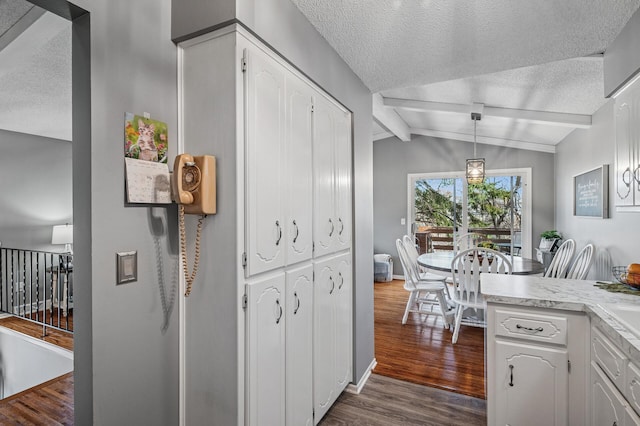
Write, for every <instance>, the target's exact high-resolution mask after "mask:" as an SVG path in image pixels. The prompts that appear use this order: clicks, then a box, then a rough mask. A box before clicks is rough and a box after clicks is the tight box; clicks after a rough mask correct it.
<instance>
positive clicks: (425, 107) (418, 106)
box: [382, 98, 591, 129]
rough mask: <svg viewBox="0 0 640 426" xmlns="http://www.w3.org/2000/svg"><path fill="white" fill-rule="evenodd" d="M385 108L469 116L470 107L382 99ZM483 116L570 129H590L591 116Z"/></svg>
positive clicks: (489, 110)
mask: <svg viewBox="0 0 640 426" xmlns="http://www.w3.org/2000/svg"><path fill="white" fill-rule="evenodd" d="M382 102H383V104H384V106H386V107H393V108H400V109H405V110H408V111H419V112H430V111H436V112H446V113H454V114H469V113H470V112H471V107H470V105H465V104H452V103H445V102H429V101H419V100H415V99H398V98H383V99H382ZM483 116H485V117H500V118H508V119H511V120H516V121H522V122H527V123H536V124H546V125H550V126H560V127H570V128H574V129H588V128H590V127H591V116H590V115H583V114H568V113H564V112H546V111H533V110H526V109H512V108H497V107H490V106H486V105H485V107H484V112H483Z"/></svg>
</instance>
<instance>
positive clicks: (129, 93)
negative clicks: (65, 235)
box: [73, 0, 179, 425]
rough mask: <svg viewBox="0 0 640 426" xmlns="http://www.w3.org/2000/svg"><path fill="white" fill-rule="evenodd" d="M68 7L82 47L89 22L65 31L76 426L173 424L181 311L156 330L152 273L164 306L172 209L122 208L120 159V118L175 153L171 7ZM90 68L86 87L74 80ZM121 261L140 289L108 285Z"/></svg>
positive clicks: (94, 0) (172, 249) (171, 283)
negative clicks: (70, 112)
mask: <svg viewBox="0 0 640 426" xmlns="http://www.w3.org/2000/svg"><path fill="white" fill-rule="evenodd" d="M75 4H77V5H78V6H80V7H82V8H84V9H86V10H88V11H89V12H90V36H91V41H90V44H89V43H87V42H86V37H85V36H86V34H85V32H86V31H88V30H89V22H88V19H89V18H88V17H87V18H80V19H81V20H82V22H80V23H78V24H77V25H76V24H74V30H73V31H74V35H73V37H74V44H73V49H74V52H73V55H74V58H73V62H74V63H73V69H74V71H73V74H74V77H73V78H74V86H73V87H74V106H73V109H74V132H73V134H74V142H73V143H74V149H73V168H74V170H73V187H74V197H75V198H77V199H74V221H75V225H76V227H74V231H75V237H76V242H75V252H76V257H75V260H76V261H75V262H74V263H75V264H76V265H75V266H76V269H77V273H76V271H74V275H76V276H75V277H74V278H75V279H74V282H75V283H77V288H76V289H75V290H77V294H78V298H79V302H78V307H77V308H76V309H77V317H76V324H77V325H78V328H77V331H76V334H75V338H76V344H75V366H76V367H75V368H76V381H75V407H76V413H75V415H76V424H103V425H109V424H154V425H175V424H178V404H179V395H178V388H179V380H178V379H179V372H178V355H179V353H178V350H179V339H178V315H177V314H178V309H177V307H176V308H175V309H174V310H173V314H172V316H171V317H170V319H169V322H168V327H167V328H166V329H164V328H163V325H164V321H165V315H164V313H163V309H162V304H161V298H160V293H161V289H160V281H159V273H158V259H160V258H161V259H162V260H163V261H164V267H165V268H164V270H165V277H166V282H165V286H166V291H167V297H168V298H170V295H171V288H172V287H175V286H176V285H177V282H176V280H175V278H174V275H173V274H172V271H173V265H174V264H175V262H176V261H177V257H176V255H177V245H176V239H175V233H176V230H175V226H174V225H173V224H175V223H176V217H175V207H172V208H156V209H150V208H148V207H126V206H125V203H124V199H125V198H124V159H123V132H124V131H123V128H124V127H123V126H124V114H125V112H134V113H142V112H149V113H150V114H151V117H152V118H154V119H157V120H161V121H165V122H166V123H167V124H168V127H169V143H170V152H169V154H170V155H169V156H170V157H173V155H175V152H176V148H175V143H176V134H177V132H176V127H177V101H176V99H177V94H176V87H177V86H176V62H177V58H176V47H175V45H174V44H173V43H172V41H171V36H170V28H171V1H170V0H136V1H135V2H131V1H128V0H114V1H109V2H105V1H101V0H78V1H76V2H75ZM89 65H90V67H91V74H90V79H89V78H88V76H86V75H85V76H83V75H82V72H81V70H86V68H87V67H88V66H89ZM78 79H80V81H78ZM89 84H90V88H91V102H90V104H89V105H87V104H84V103H83V102H86V93H87V91H86V88H88V87H89ZM82 89H85V90H82ZM89 126H90V136H89V135H88V134H87V131H88V130H89ZM167 223H170V224H171V227H170V228H169V227H168V226H167ZM167 229H171V232H170V233H169V232H167ZM154 235H155V236H156V237H157V242H158V245H157V247H156V242H155V240H154ZM129 250H137V252H138V280H137V281H136V282H133V283H130V284H126V285H121V286H116V284H115V278H116V277H115V255H116V253H117V252H122V251H129ZM83 286H86V287H83Z"/></svg>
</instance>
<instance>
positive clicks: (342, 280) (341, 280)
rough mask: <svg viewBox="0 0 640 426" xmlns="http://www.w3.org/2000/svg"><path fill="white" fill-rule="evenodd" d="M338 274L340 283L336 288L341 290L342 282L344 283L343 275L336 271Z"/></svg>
mask: <svg viewBox="0 0 640 426" xmlns="http://www.w3.org/2000/svg"><path fill="white" fill-rule="evenodd" d="M338 275H339V276H340V285H339V286H338V290H341V289H342V284H344V277H343V276H342V272H338Z"/></svg>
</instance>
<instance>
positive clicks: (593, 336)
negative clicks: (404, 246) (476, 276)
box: [481, 274, 640, 426]
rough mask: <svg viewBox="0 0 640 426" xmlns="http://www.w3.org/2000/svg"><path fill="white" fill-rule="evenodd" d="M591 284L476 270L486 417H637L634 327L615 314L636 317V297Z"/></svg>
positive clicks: (639, 303)
mask: <svg viewBox="0 0 640 426" xmlns="http://www.w3.org/2000/svg"><path fill="white" fill-rule="evenodd" d="M595 284H596V283H595V282H594V281H583V280H567V279H552V278H543V277H537V276H514V275H512V276H509V275H499V274H495V275H494V274H486V275H483V276H482V278H481V286H482V293H483V295H484V298H485V301H486V302H487V333H486V347H487V414H488V424H490V425H493V424H519V425H526V424H532V425H533V424H570V425H573V424H575V425H579V424H593V425H597V424H609V425H610V424H614V422H615V424H617V425H618V426H621V425H629V424H640V417H638V413H640V403H639V402H640V398H637V397H636V396H635V395H638V396H639V397H640V370H638V368H637V367H636V366H637V365H640V338H639V337H638V334H640V333H639V330H638V329H637V328H635V327H634V325H635V324H634V323H633V322H628V321H627V322H625V321H621V320H620V317H619V316H618V315H617V314H616V312H617V311H616V309H618V308H619V307H622V306H624V307H627V308H628V309H629V312H630V313H631V314H635V312H634V311H635V309H636V307H637V317H638V319H639V321H638V324H640V297H639V296H636V295H634V294H622V293H611V292H608V291H606V290H603V289H600V288H598V287H596V286H595ZM631 316H633V315H631ZM636 371H637V372H638V374H637V375H636Z"/></svg>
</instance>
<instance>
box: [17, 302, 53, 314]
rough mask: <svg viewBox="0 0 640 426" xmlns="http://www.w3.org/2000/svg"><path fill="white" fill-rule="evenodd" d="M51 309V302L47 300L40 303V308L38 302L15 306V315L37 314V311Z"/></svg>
mask: <svg viewBox="0 0 640 426" xmlns="http://www.w3.org/2000/svg"><path fill="white" fill-rule="evenodd" d="M50 308H51V300H47V301H44V300H41V301H40V303H39V306H38V304H37V303H36V302H33V303H26V304H23V305H18V306H14V307H13V314H14V315H20V314H22V313H24V312H37V311H43V310H47V309H50Z"/></svg>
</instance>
